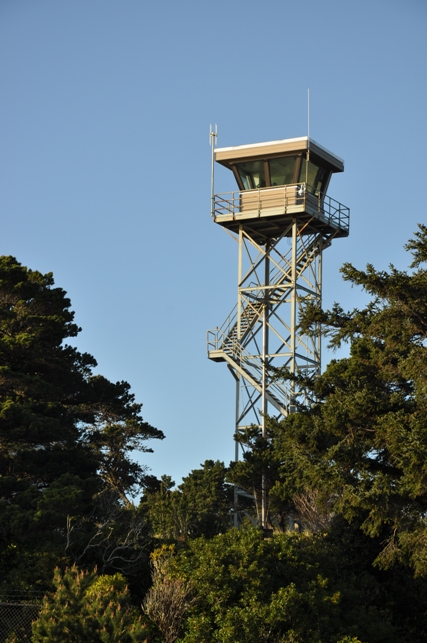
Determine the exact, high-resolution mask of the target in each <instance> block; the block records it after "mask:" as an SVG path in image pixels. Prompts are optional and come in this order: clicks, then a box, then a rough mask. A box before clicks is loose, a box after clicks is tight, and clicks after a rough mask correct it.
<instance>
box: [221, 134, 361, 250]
mask: <svg viewBox="0 0 427 643" xmlns="http://www.w3.org/2000/svg"><path fill="white" fill-rule="evenodd" d="M214 158H215V161H216V162H217V163H220V164H221V165H223V166H225V167H226V168H228V169H230V170H231V171H232V172H233V174H234V177H235V179H236V182H237V185H238V187H239V190H238V191H236V192H231V193H226V194H216V195H214V197H213V200H212V215H213V219H214V221H215V223H218V224H219V225H221V226H223V227H224V228H228V229H229V230H231V231H233V232H238V231H239V228H240V227H241V226H243V228H244V229H247V230H248V232H250V234H251V236H252V237H253V238H254V240H256V241H257V242H258V243H266V242H267V241H268V240H269V239H273V238H277V237H280V236H281V235H283V236H289V235H290V234H291V232H290V228H289V226H290V223H291V222H292V221H293V220H295V219H297V220H298V223H299V230H300V232H299V234H310V233H313V232H317V233H323V234H324V235H325V236H326V237H328V238H330V237H346V236H347V235H348V233H349V209H348V208H346V207H345V206H343V205H342V204H341V203H338V201H335V200H334V199H332V198H331V197H329V196H327V194H326V191H327V189H328V185H329V181H330V179H331V176H332V174H333V173H335V172H343V171H344V161H343V160H342V159H340V158H339V157H338V156H335V154H332V153H331V152H329V151H328V150H326V149H325V148H324V147H322V146H321V145H319V144H318V143H316V142H315V141H313V140H312V139H310V138H308V137H307V136H304V137H300V138H289V139H285V140H282V141H271V142H269V143H255V144H253V145H240V146H238V147H222V148H216V150H215V157H214Z"/></svg>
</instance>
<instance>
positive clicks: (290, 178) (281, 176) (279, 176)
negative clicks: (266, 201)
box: [269, 156, 297, 187]
mask: <svg viewBox="0 0 427 643" xmlns="http://www.w3.org/2000/svg"><path fill="white" fill-rule="evenodd" d="M296 160H297V157H296V156H285V157H283V158H278V159H271V160H270V161H269V166H270V185H271V186H272V187H273V186H275V185H290V184H291V183H294V182H295V179H294V175H295V165H296Z"/></svg>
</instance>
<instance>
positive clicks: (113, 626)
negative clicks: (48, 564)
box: [33, 566, 146, 643]
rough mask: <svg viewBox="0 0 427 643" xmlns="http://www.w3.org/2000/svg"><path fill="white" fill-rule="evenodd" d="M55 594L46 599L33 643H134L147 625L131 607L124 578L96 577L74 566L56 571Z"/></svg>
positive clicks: (116, 575)
mask: <svg viewBox="0 0 427 643" xmlns="http://www.w3.org/2000/svg"><path fill="white" fill-rule="evenodd" d="M54 585H55V590H56V591H55V593H54V594H53V595H52V596H47V597H45V599H44V601H43V605H42V609H41V611H40V616H39V619H38V620H37V621H36V622H35V623H34V624H33V643H134V642H137V641H140V642H142V641H144V640H145V634H146V632H145V625H144V624H143V622H142V620H141V617H140V616H139V615H138V614H137V611H136V609H135V608H133V607H132V606H131V605H130V596H129V593H128V591H127V587H126V581H125V579H124V578H123V576H121V574H115V575H114V576H100V577H96V573H95V572H84V571H79V570H78V569H77V568H76V567H75V566H73V567H72V568H70V569H67V570H65V573H64V574H61V573H60V571H59V569H56V570H55V578H54Z"/></svg>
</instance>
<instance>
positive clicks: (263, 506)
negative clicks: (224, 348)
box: [261, 243, 270, 529]
mask: <svg viewBox="0 0 427 643" xmlns="http://www.w3.org/2000/svg"><path fill="white" fill-rule="evenodd" d="M269 284H270V244H269V243H266V244H265V258H264V303H263V318H262V420H261V421H262V424H261V432H262V437H263V438H266V437H267V429H266V425H265V423H266V417H267V414H268V401H267V396H266V392H267V386H268V382H267V377H268V347H269V342H268V334H269V328H268V313H269V309H270V306H269V300H270V289H269ZM267 521H268V505H267V480H266V474H265V473H263V474H262V498H261V523H262V525H261V526H262V528H263V529H266V528H267Z"/></svg>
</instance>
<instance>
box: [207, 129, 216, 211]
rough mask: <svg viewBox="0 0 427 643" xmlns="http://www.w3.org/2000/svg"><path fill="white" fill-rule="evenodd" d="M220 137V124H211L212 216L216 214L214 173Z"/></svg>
mask: <svg viewBox="0 0 427 643" xmlns="http://www.w3.org/2000/svg"><path fill="white" fill-rule="evenodd" d="M216 138H218V126H217V125H215V129H214V128H213V127H212V125H211V126H210V129H209V145H210V146H211V148H212V166H211V217H212V218H213V216H214V210H215V187H214V178H215V176H214V173H215V139H216Z"/></svg>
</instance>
